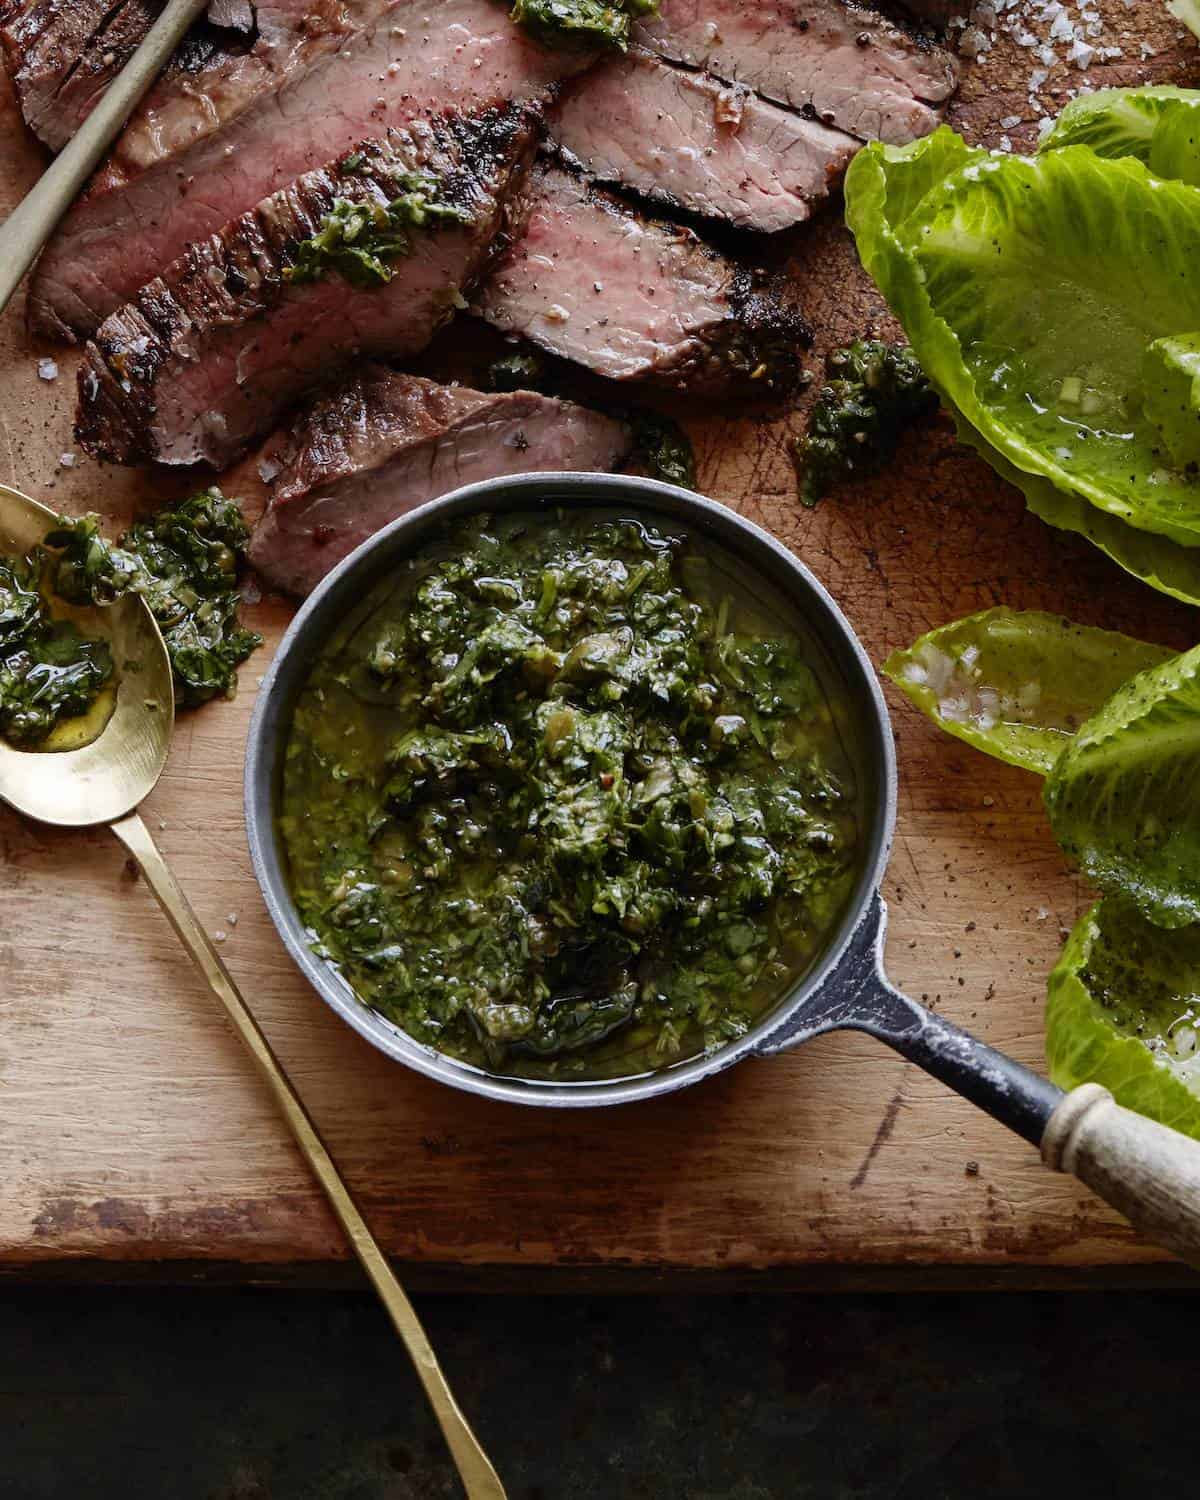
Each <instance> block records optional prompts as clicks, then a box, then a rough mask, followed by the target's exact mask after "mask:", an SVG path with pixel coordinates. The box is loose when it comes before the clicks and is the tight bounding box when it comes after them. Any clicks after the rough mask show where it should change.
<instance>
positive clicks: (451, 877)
mask: <svg viewBox="0 0 1200 1500" xmlns="http://www.w3.org/2000/svg"><path fill="white" fill-rule="evenodd" d="M730 568H733V569H736V565H734V564H732V562H731V560H730V559H728V558H726V557H725V556H724V554H722V553H719V552H715V551H713V550H712V549H710V548H709V547H708V546H707V544H702V543H699V542H697V541H694V540H691V539H689V538H687V537H686V536H683V535H681V534H677V533H671V534H664V533H662V532H660V531H658V530H655V529H654V528H653V527H651V526H649V525H646V524H643V523H641V522H638V521H635V520H631V519H609V520H605V519H599V518H598V515H597V513H596V512H594V511H593V512H590V513H588V514H586V515H576V516H574V517H572V516H570V515H569V514H568V515H561V514H560V516H559V518H558V519H555V517H554V516H553V515H550V514H547V515H540V516H526V517H519V516H510V517H505V518H503V519H498V520H496V521H495V522H494V523H489V522H487V521H486V520H485V521H484V522H482V523H481V522H480V521H479V520H478V519H476V520H474V521H473V522H472V523H471V524H470V525H469V526H468V525H463V526H460V527H459V528H457V529H455V530H453V531H451V532H449V533H447V534H445V535H444V536H443V537H442V538H441V539H440V541H439V543H438V544H437V545H436V546H435V547H432V548H426V549H425V550H424V551H423V552H422V553H421V554H420V556H419V557H418V558H417V559H416V560H415V561H414V562H413V564H411V565H410V570H409V571H408V572H407V573H406V574H404V575H403V576H402V577H401V578H400V579H399V581H397V580H396V579H395V578H392V579H389V580H388V581H387V583H386V584H385V585H384V586H383V587H382V588H381V589H378V590H376V592H375V593H374V594H373V595H372V596H371V597H370V598H368V599H367V600H365V601H364V602H363V604H362V605H361V606H360V607H359V609H358V610H357V611H356V612H355V614H354V615H353V616H352V617H351V618H350V620H348V621H347V622H346V624H345V625H344V626H343V628H342V630H341V631H340V633H339V634H338V636H337V637H336V638H335V639H334V641H333V642H332V643H331V645H330V646H329V648H328V649H327V650H326V651H325V653H324V654H323V655H322V657H321V658H320V659H319V660H318V661H317V662H316V664H315V665H314V667H313V670H312V673H311V675H310V677H309V679H308V682H307V684H306V686H305V688H304V690H303V692H302V694H301V696H300V699H299V701H298V704H297V708H296V711H295V717H294V721H293V725H292V729H291V735H290V740H289V744H288V750H287V759H286V770H285V777H284V789H283V798H282V806H281V813H280V818H281V829H282V833H283V837H284V840H285V842H286V847H287V851H288V856H289V862H290V869H291V879H292V883H293V889H294V892H295V896H296V900H297V904H298V908H299V910H300V912H301V915H302V918H303V920H304V921H305V923H306V924H307V926H308V927H309V930H310V933H311V936H312V941H313V944H314V948H315V949H316V951H317V952H318V953H319V954H321V955H322V956H324V957H326V958H327V959H329V960H330V961H331V962H332V963H333V964H335V965H336V966H337V967H338V968H339V970H340V971H341V973H342V974H343V976H344V977H345V979H346V980H347V981H348V983H349V984H350V985H351V986H352V988H353V989H354V990H355V991H356V993H357V994H358V996H359V997H360V998H361V999H362V1000H363V1001H364V1002H365V1003H366V1004H368V1005H370V1006H372V1007H373V1008H375V1009H376V1010H378V1011H380V1012H381V1013H382V1014H383V1015H385V1016H387V1017H390V1018H391V1019H393V1020H394V1021H396V1022H397V1023H398V1024H400V1025H401V1026H402V1027H404V1028H405V1030H407V1031H408V1032H409V1033H410V1034H411V1035H412V1036H414V1037H416V1038H417V1039H418V1040H420V1041H422V1042H425V1043H428V1044H430V1045H432V1046H434V1047H437V1048H440V1049H441V1050H443V1051H445V1052H448V1053H450V1054H452V1055H454V1056H457V1057H459V1058H463V1059H466V1060H468V1061H471V1062H473V1063H476V1064H477V1065H480V1066H483V1067H487V1068H490V1069H494V1070H503V1071H505V1072H508V1073H511V1074H517V1075H523V1076H534V1077H559V1078H568V1079H570V1078H586V1077H611V1076H620V1075H627V1074H630V1073H638V1072H642V1071H645V1070H647V1069H652V1068H656V1067H662V1066H665V1065H667V1064H669V1063H671V1062H674V1061H676V1060H677V1059H680V1058H682V1057H685V1056H689V1055H693V1054H695V1053H697V1052H699V1051H702V1050H705V1049H709V1050H711V1049H715V1048H718V1047H720V1046H721V1045H722V1044H723V1043H725V1042H727V1041H729V1040H730V1039H732V1038H736V1037H738V1036H740V1035H742V1034H743V1033H744V1032H745V1031H746V1029H747V1028H748V1027H749V1026H750V1025H751V1024H752V1023H753V1022H754V1020H755V1019H756V1017H757V1016H758V1015H760V1014H761V1013H762V1012H763V1011H764V1010H765V1009H766V1008H767V1007H769V1006H770V1005H771V1004H772V1003H773V1002H774V1001H775V1000H776V999H777V998H778V997H779V995H780V994H781V993H782V991H783V989H784V987H785V986H786V983H787V981H788V980H789V978H790V977H792V976H794V975H795V974H796V973H797V972H800V971H802V970H803V969H804V968H805V967H806V966H807V965H808V964H810V963H811V962H812V960H813V959H814V957H815V956H816V955H817V954H819V953H820V951H821V950H822V948H823V947H824V945H825V943H826V941H827V939H828V936H829V934H830V931H831V928H832V926H833V924H834V923H835V922H836V921H837V919H838V917H839V916H840V914H841V912H842V910H843V907H844V904H845V902H846V899H847V897H848V894H849V891H850V888H851V885H852V882H853V879H854V875H855V869H856V861H857V858H858V824H857V817H856V799H855V783H854V776H853V771H852V768H851V764H850V762H849V760H848V757H847V755H846V753H845V751H844V749H843V747H842V744H841V741H840V739H839V735H838V729H837V725H836V720H835V715H834V710H833V707H832V706H831V701H830V699H829V697H828V696H827V693H826V688H825V686H824V683H823V678H822V677H819V676H818V675H817V673H816V672H815V671H814V668H813V665H812V661H813V654H812V652H811V651H809V650H807V649H806V648H805V646H804V645H803V644H802V641H801V639H800V637H799V636H797V635H796V634H795V633H794V632H793V631H792V630H791V629H788V628H785V626H784V625H783V624H782V623H781V621H782V620H783V619H785V618H786V615H785V614H784V613H783V608H784V607H783V606H782V605H781V606H780V612H779V613H778V614H774V613H773V614H772V615H771V616H765V615H764V614H763V613H762V611H763V610H764V609H765V608H766V607H767V606H766V604H765V602H764V601H763V597H762V596H763V594H764V589H763V588H762V587H760V586H759V584H758V581H757V580H755V581H753V583H752V588H747V587H745V586H744V584H742V583H741V582H739V580H738V577H737V574H736V571H727V569H730Z"/></svg>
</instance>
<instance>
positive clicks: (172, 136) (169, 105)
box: [30, 0, 583, 338]
mask: <svg viewBox="0 0 1200 1500" xmlns="http://www.w3.org/2000/svg"><path fill="white" fill-rule="evenodd" d="M290 3H291V4H293V5H296V4H302V5H307V6H308V7H309V8H310V9H311V8H312V6H313V0H290ZM261 9H262V7H260V11H261ZM341 9H342V10H343V11H351V10H352V11H353V13H354V16H355V18H356V28H357V29H355V30H354V33H353V34H352V35H351V36H350V37H349V38H348V39H347V37H346V36H345V35H344V34H341V33H339V34H337V35H335V34H333V33H329V32H326V31H321V30H320V29H318V30H317V31H315V32H314V33H313V34H312V35H311V36H309V37H308V39H307V40H306V41H304V43H303V45H297V46H296V47H294V48H292V49H291V50H290V51H288V52H287V55H286V58H283V61H282V62H281V61H280V59H281V57H283V53H282V51H281V50H280V49H277V50H276V51H275V52H274V53H272V54H271V58H272V62H271V66H270V67H268V66H267V62H266V61H262V63H261V66H260V67H259V68H258V70H257V72H252V71H251V70H248V69H247V70H243V71H242V73H241V74H239V75H238V76H237V77H231V78H230V79H229V80H226V82H227V83H228V84H229V87H228V88H227V89H225V90H224V91H222V92H221V93H220V97H219V98H216V99H215V100H214V99H213V98H208V97H207V96H206V98H205V99H203V100H200V101H199V102H201V103H207V104H211V105H212V106H213V109H214V114H213V119H214V120H217V121H219V120H224V121H225V125H224V128H222V129H216V128H213V129H211V130H208V129H205V130H201V129H200V127H199V126H198V124H197V121H196V118H195V111H196V109H197V104H198V99H197V95H196V93H195V92H194V91H193V92H185V93H181V94H175V95H170V96H168V97H166V98H165V99H164V100H163V101H161V102H160V103H157V104H156V106H155V110H154V111H153V113H152V115H148V116H147V117H146V119H145V121H144V122H143V123H144V127H145V128H144V129H143V128H141V127H135V130H134V131H133V132H132V133H129V132H127V134H126V136H125V138H124V139H123V141H122V145H121V147H120V149H119V151H118V153H117V154H116V156H114V158H113V159H112V161H111V162H110V163H109V165H108V166H107V167H106V168H105V169H104V170H103V171H102V172H101V173H100V174H99V176H98V177H97V178H96V179H95V180H94V182H93V185H92V187H91V188H90V189H89V191H88V193H87V195H86V196H85V197H84V198H83V199H82V200H81V201H80V202H79V203H78V204H76V206H75V207H74V209H72V211H71V213H70V214H69V215H68V217H67V219H66V220H65V221H64V223H63V226H62V228H61V229H60V231H59V233H58V234H57V236H56V237H55V239H54V240H53V241H52V242H51V244H50V246H49V247H48V249H47V251H46V253H45V255H44V256H43V257H42V260H41V263H40V265H39V267H38V271H37V274H36V276H35V279H34V283H33V287H32V289H31V294H30V319H31V323H32V325H33V327H34V329H35V330H36V331H37V332H39V333H41V334H43V335H45V336H49V337H60V338H61V337H66V338H71V337H72V336H73V335H77V334H91V333H93V332H94V331H95V329H96V328H97V327H98V326H99V324H100V323H101V322H102V321H103V319H104V318H105V317H106V316H107V315H108V314H109V313H110V312H112V311H113V310H114V309H115V308H117V307H119V306H120V305H121V303H122V302H124V301H126V300H128V299H129V298H131V297H133V295H134V294H135V292H136V291H137V290H138V288H139V287H141V286H143V285H144V284H145V283H146V282H148V281H149V280H150V279H151V277H153V276H155V275H156V274H157V273H158V271H159V270H160V268H161V267H162V266H164V265H169V264H170V263H171V262H172V261H173V260H175V259H176V258H177V257H178V256H180V255H182V254H183V251H184V249H185V247H186V246H187V245H189V244H191V243H193V242H195V241H197V240H201V239H203V238H205V237H206V236H207V235H210V234H213V233H215V232H216V231H217V230H219V229H220V228H221V227H222V226H223V225H224V224H226V223H228V222H229V221H230V220H231V219H232V218H234V217H236V216H237V215H238V214H240V213H245V212H246V211H247V210H248V209H251V208H253V207H254V205H255V204H257V203H260V202H261V201H262V200H263V199H264V198H266V197H268V196H269V195H270V194H271V193H274V192H277V191H278V190H279V189H281V188H283V187H285V186H286V185H287V184H288V183H290V182H293V181H294V180H295V179H296V178H297V177H299V176H301V175H302V174H303V173H305V172H309V171H313V170H315V169H317V168H318V167H321V166H324V165H325V164H326V163H327V162H330V161H333V160H334V159H335V158H336V157H338V156H339V155H340V154H341V153H342V152H344V151H347V150H349V149H350V148H351V147H352V146H353V145H354V144H355V143H356V142H357V141H360V140H363V139H365V138H368V137H377V136H380V135H382V134H383V133H384V132H385V131H386V130H387V129H389V128H392V127H397V126H403V125H406V124H408V123H409V122H410V121H411V120H413V119H416V118H419V117H426V118H428V117H431V116H432V115H433V114H435V113H438V112H440V111H442V110H445V109H449V108H454V109H458V110H461V111H463V112H467V111H471V110H474V109H478V108H480V107H482V106H484V105H490V104H493V103H494V102H495V101H497V100H499V99H510V98H527V99H528V98H535V99H544V98H545V97H547V96H548V95H549V93H550V91H551V90H552V88H553V86H554V84H555V83H556V82H557V80H558V79H559V78H561V77H562V76H564V74H566V73H568V72H573V71H575V70H577V69H578V68H579V67H580V66H582V65H583V60H582V59H581V58H580V57H579V56H578V55H577V54H573V55H567V54H563V53H552V52H549V51H547V50H545V49H543V48H541V47H539V46H538V45H537V44H536V43H535V42H533V41H531V40H529V39H528V38H527V37H526V36H525V35H524V34H523V33H522V32H521V31H520V30H519V29H518V28H517V27H515V26H513V25H512V23H511V22H510V21H509V20H508V18H507V15H506V14H505V11H504V10H503V8H500V7H497V6H496V5H495V4H493V3H492V0H440V3H439V5H438V6H437V7H436V8H435V7H433V6H431V5H430V4H429V0H354V4H353V6H347V5H343V6H342V7H341ZM364 21H369V24H360V23H363V22H364ZM260 24H261V21H260ZM339 42H340V45H339ZM281 48H282V44H281ZM476 64H478V66H476ZM132 224H136V225H137V226H138V232H137V234H131V233H130V225H132Z"/></svg>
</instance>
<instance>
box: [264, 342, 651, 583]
mask: <svg viewBox="0 0 1200 1500" xmlns="http://www.w3.org/2000/svg"><path fill="white" fill-rule="evenodd" d="M631 442H632V439H631V436H630V432H629V428H628V427H627V426H626V425H625V423H623V422H617V421H614V420H613V419H612V418H611V417H605V416H601V415H600V413H599V412H594V411H589V410H588V409H587V408H586V407H583V406H576V405H574V404H573V403H572V402H569V401H558V400H554V399H553V398H551V397H548V396H539V395H536V394H535V393H534V392H532V391H514V392H511V393H508V394H502V395H485V394H484V393H483V392H482V391H472V390H467V389H466V388H465V387H463V386H446V385H436V384H435V383H434V382H433V381H431V380H422V379H419V378H418V377H416V376H414V375H398V374H396V373H395V372H394V371H392V370H388V369H385V368H384V367H382V366H369V367H368V368H367V369H366V370H365V371H364V372H363V373H362V374H360V375H358V376H356V377H355V378H354V379H353V380H352V381H350V383H349V384H348V385H346V386H344V387H343V388H342V389H341V390H339V391H336V392H335V393H334V394H332V395H330V396H326V397H323V398H321V399H319V400H317V401H316V402H315V403H314V404H313V405H312V406H311V407H309V408H308V410H307V411H305V412H303V413H302V414H301V415H300V416H299V417H298V418H297V419H296V421H295V423H294V424H293V426H292V427H291V429H290V431H289V432H288V433H287V434H286V435H285V436H284V437H283V438H282V439H281V440H278V441H277V440H274V439H273V440H272V441H271V442H270V443H269V444H268V447H267V450H266V452H267V453H270V454H273V455H274V458H273V460H272V461H273V462H277V463H279V464H280V469H279V474H278V478H277V480H276V482H275V488H274V494H273V496H272V499H271V503H270V505H269V506H268V508H267V510H266V511H265V513H264V514H263V517H262V520H261V521H259V523H258V525H257V526H256V527H255V529H254V535H253V536H252V537H251V540H250V547H249V555H250V560H251V562H253V564H254V566H255V567H256V568H257V569H258V570H259V572H260V573H262V575H263V576H264V577H265V578H266V579H267V580H268V581H269V582H270V583H272V584H274V585H275V587H277V588H281V589H284V590H286V591H287V592H288V593H291V594H301V595H303V594H307V593H308V592H309V590H310V589H312V588H315V587H316V585H317V584H318V583H319V582H320V580H321V579H322V578H323V577H324V576H325V574H326V573H328V572H329V570H330V569H331V568H332V567H334V565H335V564H337V563H339V562H341V560H342V558H343V557H346V556H347V555H348V554H349V553H351V552H352V551H353V550H354V548H355V547H357V546H358V544H359V543H360V542H364V541H366V539H367V537H369V536H371V535H373V534H374V533H375V532H376V531H378V530H379V529H380V527H382V526H386V525H387V523H388V522H389V521H394V520H395V519H396V517H397V516H402V515H404V513H405V512H406V511H409V510H412V509H414V507H416V506H418V505H423V504H424V503H425V501H426V500H433V499H436V497H437V496H438V495H444V494H447V493H448V492H449V491H450V490H454V489H458V487H459V486H460V485H464V484H472V483H474V482H475V481H476V480H479V479H493V478H497V477H499V476H500V475H504V474H521V473H526V472H528V471H530V470H537V471H540V472H546V471H550V470H561V471H567V470H570V471H592V472H594V471H596V470H606V469H612V468H614V467H615V466H616V465H617V464H618V463H620V462H621V460H622V459H623V458H625V457H626V455H627V454H628V452H629V449H630V446H631Z"/></svg>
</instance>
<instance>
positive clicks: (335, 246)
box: [283, 157, 471, 289]
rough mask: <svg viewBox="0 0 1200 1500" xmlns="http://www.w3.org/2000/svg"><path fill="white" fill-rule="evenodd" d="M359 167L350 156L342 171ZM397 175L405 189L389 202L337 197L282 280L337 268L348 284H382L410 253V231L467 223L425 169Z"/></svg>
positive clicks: (315, 276) (316, 277)
mask: <svg viewBox="0 0 1200 1500" xmlns="http://www.w3.org/2000/svg"><path fill="white" fill-rule="evenodd" d="M351 163H353V167H352V166H351ZM360 167H361V158H355V157H350V158H348V159H347V161H346V162H344V163H343V172H350V171H357V170H359V169H360ZM401 180H402V183H403V187H404V192H402V193H400V194H398V195H397V196H396V197H395V198H393V199H391V201H390V202H388V203H378V202H373V201H367V202H351V201H350V199H348V198H338V199H336V200H335V202H334V205H333V208H332V210H331V211H330V212H329V213H327V214H326V215H325V218H324V219H323V221H322V223H321V228H320V229H319V230H318V231H317V233H316V234H314V235H313V236H312V237H311V239H307V240H302V241H301V242H300V244H299V245H297V246H296V249H295V252H294V258H293V263H292V264H291V265H290V266H289V267H287V269H286V270H285V271H284V273H283V276H284V280H285V281H290V282H295V283H299V282H305V281H319V280H320V279H321V278H322V277H323V276H328V275H329V273H330V272H331V271H336V272H337V273H338V274H339V275H341V276H343V277H345V279H346V280H347V281H348V282H350V284H351V285H352V286H357V287H364V288H368V289H369V288H371V287H377V286H386V285H387V283H388V282H389V281H391V279H392V277H393V276H394V275H395V274H396V262H397V261H398V260H403V259H404V258H405V256H407V255H411V254H412V248H413V231H414V230H419V229H441V228H444V227H445V226H446V225H447V224H465V223H467V222H469V220H470V217H471V216H470V214H469V213H468V212H467V211H466V210H465V209H462V208H459V207H457V206H456V205H455V204H453V203H443V202H442V201H441V198H440V193H441V184H440V183H439V182H438V180H437V178H436V177H433V176H431V175H430V174H429V173H428V172H407V173H405V174H404V177H403V178H402V179H401Z"/></svg>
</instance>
